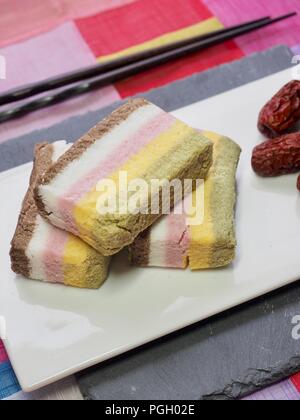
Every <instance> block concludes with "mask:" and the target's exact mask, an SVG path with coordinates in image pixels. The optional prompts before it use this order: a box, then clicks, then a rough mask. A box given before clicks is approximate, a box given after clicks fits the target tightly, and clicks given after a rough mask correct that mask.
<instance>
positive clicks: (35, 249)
mask: <svg viewBox="0 0 300 420" xmlns="http://www.w3.org/2000/svg"><path fill="white" fill-rule="evenodd" d="M70 147H71V145H70V144H67V142H66V141H64V140H61V141H57V142H55V143H53V144H52V149H53V154H52V162H53V163H54V162H56V161H57V160H58V159H59V158H60V157H61V156H62V155H63V154H64V153H65V152H66V151H67V150H68V149H69V148H70ZM45 169H47V168H45ZM52 229H54V228H53V227H52V225H50V224H49V223H47V222H46V221H45V220H44V219H43V218H42V217H41V216H37V218H36V226H35V229H34V232H33V235H32V238H31V240H30V242H29V245H28V247H27V250H26V256H27V258H28V259H29V261H30V266H31V277H32V278H34V279H36V280H41V281H47V276H46V273H45V270H44V266H43V262H42V261H43V253H44V251H45V248H46V246H47V241H48V238H49V235H50V234H51V230H52Z"/></svg>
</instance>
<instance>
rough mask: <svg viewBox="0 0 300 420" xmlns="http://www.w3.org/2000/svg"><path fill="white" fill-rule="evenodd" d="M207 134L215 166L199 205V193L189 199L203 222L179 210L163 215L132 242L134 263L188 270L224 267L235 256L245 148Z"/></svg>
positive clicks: (205, 133)
mask: <svg viewBox="0 0 300 420" xmlns="http://www.w3.org/2000/svg"><path fill="white" fill-rule="evenodd" d="M203 135H204V136H205V137H207V138H209V139H210V140H211V141H212V142H213V144H214V152H213V164H212V167H211V168H210V170H209V173H208V176H207V178H206V180H205V183H204V191H203V194H199V196H200V197H201V196H202V197H203V199H201V200H200V202H199V199H198V202H197V203H196V194H197V191H194V193H193V197H192V201H191V200H190V197H188V198H186V199H185V200H186V201H187V200H188V199H189V201H190V203H192V204H193V205H194V204H195V203H196V205H197V206H198V207H200V208H198V210H199V214H200V213H202V215H203V218H202V220H201V222H200V223H199V224H192V225H190V224H189V218H188V217H187V215H186V214H175V213H176V212H175V211H173V212H172V214H170V215H168V216H164V217H162V218H161V219H160V220H159V221H158V222H157V223H156V224H155V225H153V226H152V227H151V228H150V229H148V230H147V231H145V232H143V233H142V234H141V235H140V236H139V237H138V238H137V239H136V240H135V242H134V243H133V244H132V245H131V247H130V258H131V262H132V263H133V264H134V265H138V266H156V267H173V268H186V267H187V265H188V264H189V266H190V268H191V269H192V270H197V269H204V268H216V267H223V266H226V265H228V264H230V263H231V262H232V261H233V260H234V258H235V250H236V237H235V228H234V209H235V202H236V185H235V184H236V169H237V165H238V161H239V157H240V153H241V149H240V147H239V146H238V145H237V144H236V143H234V142H233V141H232V140H230V139H229V138H227V137H223V136H220V135H218V134H216V133H212V132H203ZM199 188H203V186H199ZM188 206H189V204H188ZM188 206H187V207H188Z"/></svg>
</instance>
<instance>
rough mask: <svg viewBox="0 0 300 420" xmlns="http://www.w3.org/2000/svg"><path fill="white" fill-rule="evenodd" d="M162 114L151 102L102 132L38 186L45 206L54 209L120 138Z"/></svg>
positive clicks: (99, 163) (112, 150)
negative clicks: (105, 132)
mask: <svg viewBox="0 0 300 420" xmlns="http://www.w3.org/2000/svg"><path fill="white" fill-rule="evenodd" d="M162 113H164V111H163V110H162V109H160V108H159V107H157V106H155V105H152V104H151V105H147V106H142V107H141V108H138V109H137V110H136V111H135V112H133V113H132V114H130V116H129V117H128V118H127V119H126V120H124V121H123V122H122V123H120V124H119V125H118V126H117V127H115V128H114V129H113V130H112V131H110V132H109V133H107V134H106V135H104V136H103V137H102V138H101V141H96V142H95V143H94V144H93V145H91V146H90V147H89V148H88V149H87V150H86V151H85V152H84V153H83V154H82V155H81V156H80V158H79V159H77V160H75V161H73V162H71V163H70V164H69V165H68V166H67V167H66V168H65V169H64V171H63V172H61V173H60V174H58V175H57V176H56V177H55V179H54V180H53V181H52V182H51V183H50V184H49V185H44V186H41V187H40V194H41V196H42V199H43V201H44V203H45V204H46V205H47V206H49V209H51V210H53V209H56V207H57V205H56V204H57V203H56V201H57V198H58V197H59V196H61V195H63V194H64V192H66V191H67V190H68V189H69V188H70V187H71V186H72V185H73V184H74V183H75V182H78V181H79V180H80V179H81V178H82V177H84V176H85V175H86V174H87V173H88V172H90V171H91V170H93V169H94V168H96V167H101V165H102V164H103V162H105V160H106V159H107V158H108V156H109V155H111V154H113V152H114V151H115V150H116V149H117V148H118V147H120V146H121V145H122V143H123V142H124V140H126V139H127V138H128V137H129V136H130V135H133V134H134V133H136V132H137V131H138V130H140V129H141V128H142V127H143V126H144V125H145V124H147V123H148V122H149V121H151V120H152V119H153V118H154V117H156V116H158V115H159V114H162ZM99 140H100V139H99ZM115 159H118V156H115Z"/></svg>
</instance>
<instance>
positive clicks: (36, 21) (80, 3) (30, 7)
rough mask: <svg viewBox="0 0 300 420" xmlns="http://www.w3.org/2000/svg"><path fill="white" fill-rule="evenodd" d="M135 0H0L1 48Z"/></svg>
mask: <svg viewBox="0 0 300 420" xmlns="http://www.w3.org/2000/svg"><path fill="white" fill-rule="evenodd" d="M132 1H135V0H43V1H41V0H0V47H3V46H5V45H9V44H12V43H15V42H19V41H22V40H24V39H26V38H29V37H32V36H35V35H38V34H40V33H43V32H47V31H49V30H50V29H52V28H54V27H55V26H57V25H60V24H62V23H64V22H66V21H68V20H71V19H75V18H78V17H83V16H89V15H92V14H94V13H98V12H101V11H104V10H107V9H111V8H114V7H118V6H122V5H123V4H126V3H131V2H132Z"/></svg>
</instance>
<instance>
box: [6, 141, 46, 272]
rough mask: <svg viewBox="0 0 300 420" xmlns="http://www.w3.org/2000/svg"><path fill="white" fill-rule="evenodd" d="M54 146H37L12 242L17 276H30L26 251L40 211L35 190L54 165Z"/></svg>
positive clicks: (12, 254)
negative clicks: (46, 172)
mask: <svg viewBox="0 0 300 420" xmlns="http://www.w3.org/2000/svg"><path fill="white" fill-rule="evenodd" d="M52 156H53V146H52V145H50V144H48V143H41V144H37V145H36V146H35V150H34V157H35V158H34V164H33V170H32V173H31V177H30V182H29V188H28V190H27V193H26V195H25V198H24V200H23V204H22V209H21V213H20V216H19V220H18V224H17V227H16V231H15V234H14V237H13V239H12V242H11V250H10V257H11V264H12V270H13V271H14V272H15V273H17V274H23V275H24V276H26V277H29V276H30V271H31V268H30V261H29V260H28V258H27V256H26V249H27V247H28V245H29V242H30V240H31V238H32V235H33V233H34V229H35V225H36V218H37V216H38V209H37V206H36V203H35V200H34V188H35V186H36V184H37V182H38V180H39V178H40V177H41V176H42V175H43V174H44V171H45V168H49V167H50V166H51V164H52Z"/></svg>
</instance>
